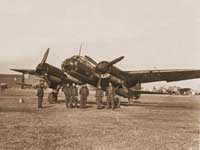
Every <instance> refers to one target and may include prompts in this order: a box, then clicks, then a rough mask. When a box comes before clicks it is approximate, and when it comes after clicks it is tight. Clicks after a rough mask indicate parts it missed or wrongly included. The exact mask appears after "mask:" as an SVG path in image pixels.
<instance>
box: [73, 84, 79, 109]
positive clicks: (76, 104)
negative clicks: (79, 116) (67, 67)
mask: <svg viewBox="0 0 200 150" xmlns="http://www.w3.org/2000/svg"><path fill="white" fill-rule="evenodd" d="M71 94H72V95H71V102H72V103H74V106H75V107H76V108H77V107H78V97H77V96H78V90H77V87H76V84H75V83H73V84H72V87H71Z"/></svg>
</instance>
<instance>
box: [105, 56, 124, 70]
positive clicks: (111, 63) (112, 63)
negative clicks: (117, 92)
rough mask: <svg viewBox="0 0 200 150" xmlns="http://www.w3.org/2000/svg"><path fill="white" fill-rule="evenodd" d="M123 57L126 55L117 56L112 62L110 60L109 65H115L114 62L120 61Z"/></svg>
mask: <svg viewBox="0 0 200 150" xmlns="http://www.w3.org/2000/svg"><path fill="white" fill-rule="evenodd" d="M122 59H124V56H121V57H119V58H116V59H114V60H112V61H111V62H109V64H108V66H109V67H110V66H113V65H114V64H116V63H118V62H120V61H121V60H122Z"/></svg>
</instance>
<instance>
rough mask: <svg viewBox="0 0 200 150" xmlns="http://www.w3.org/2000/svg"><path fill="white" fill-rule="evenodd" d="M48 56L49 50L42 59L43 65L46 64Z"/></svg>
mask: <svg viewBox="0 0 200 150" xmlns="http://www.w3.org/2000/svg"><path fill="white" fill-rule="evenodd" d="M48 55H49V48H48V49H47V51H46V52H45V54H44V56H43V58H42V61H41V64H42V65H43V64H44V63H45V62H46V60H47V57H48Z"/></svg>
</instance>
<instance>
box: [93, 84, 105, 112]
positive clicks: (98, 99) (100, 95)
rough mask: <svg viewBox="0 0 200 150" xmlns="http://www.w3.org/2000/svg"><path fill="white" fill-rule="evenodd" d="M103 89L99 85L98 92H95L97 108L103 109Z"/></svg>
mask: <svg viewBox="0 0 200 150" xmlns="http://www.w3.org/2000/svg"><path fill="white" fill-rule="evenodd" d="M103 96H104V94H103V90H102V89H101V87H100V86H99V87H98V88H97V89H96V94H95V97H96V103H97V109H101V108H102V99H103Z"/></svg>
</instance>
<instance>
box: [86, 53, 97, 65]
mask: <svg viewBox="0 0 200 150" xmlns="http://www.w3.org/2000/svg"><path fill="white" fill-rule="evenodd" d="M85 58H86V59H87V60H88V61H89V62H91V63H92V64H94V65H95V66H96V65H97V64H98V63H97V62H96V61H95V60H94V59H92V58H91V57H89V56H87V55H86V56H85Z"/></svg>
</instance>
